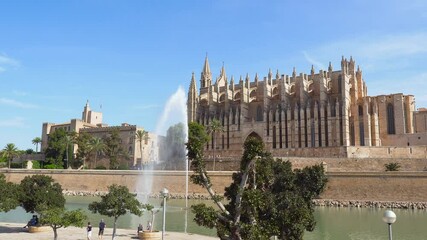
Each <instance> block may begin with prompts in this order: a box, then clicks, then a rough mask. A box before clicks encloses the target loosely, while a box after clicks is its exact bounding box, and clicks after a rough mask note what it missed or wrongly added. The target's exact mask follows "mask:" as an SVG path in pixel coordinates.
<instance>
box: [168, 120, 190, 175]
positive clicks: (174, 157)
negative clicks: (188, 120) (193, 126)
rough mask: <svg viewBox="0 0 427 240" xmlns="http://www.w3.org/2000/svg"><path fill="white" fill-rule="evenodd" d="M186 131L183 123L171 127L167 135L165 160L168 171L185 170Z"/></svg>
mask: <svg viewBox="0 0 427 240" xmlns="http://www.w3.org/2000/svg"><path fill="white" fill-rule="evenodd" d="M184 131H185V129H184V124H183V123H178V124H175V125H173V126H171V127H169V129H168V131H167V133H166V146H168V148H167V151H166V154H165V159H166V160H167V163H166V167H165V168H166V169H169V170H183V169H185V162H186V161H185V132H184Z"/></svg>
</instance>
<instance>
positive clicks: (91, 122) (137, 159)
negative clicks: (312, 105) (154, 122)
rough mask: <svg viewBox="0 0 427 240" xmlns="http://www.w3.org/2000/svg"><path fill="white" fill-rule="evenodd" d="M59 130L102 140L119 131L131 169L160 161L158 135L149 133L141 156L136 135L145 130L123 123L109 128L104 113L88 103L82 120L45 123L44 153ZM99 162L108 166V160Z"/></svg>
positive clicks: (75, 147)
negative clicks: (52, 136)
mask: <svg viewBox="0 0 427 240" xmlns="http://www.w3.org/2000/svg"><path fill="white" fill-rule="evenodd" d="M59 128H62V129H64V130H65V131H66V132H76V133H83V132H86V133H88V134H89V135H91V136H92V137H99V138H101V139H104V138H106V137H107V136H108V135H109V134H110V133H111V131H112V130H113V129H117V130H119V135H120V138H121V144H122V146H123V148H124V149H125V150H126V151H127V153H128V155H129V157H130V162H129V165H130V167H136V166H139V167H140V166H141V164H146V163H148V162H153V161H157V160H158V159H159V146H158V138H159V137H158V136H157V135H156V134H154V133H150V132H149V133H148V139H147V140H146V141H143V143H142V146H143V148H142V156H141V150H140V147H139V142H138V140H137V139H136V138H135V135H136V132H137V131H138V130H143V128H141V127H137V126H136V125H130V124H127V123H122V125H121V126H108V125H107V124H104V123H102V112H95V111H92V110H91V109H90V106H89V102H87V103H86V105H85V107H84V109H83V113H82V119H71V120H70V122H66V123H61V124H56V123H43V127H42V144H41V149H42V151H43V150H45V149H46V148H47V143H48V139H49V134H50V133H52V132H54V131H55V130H57V129H59ZM77 148H78V146H77V145H74V153H77ZM141 157H142V160H141ZM98 160H99V161H100V162H101V163H103V162H104V163H105V164H108V159H104V158H103V157H102V156H100V158H99V159H98ZM105 164H104V165H105Z"/></svg>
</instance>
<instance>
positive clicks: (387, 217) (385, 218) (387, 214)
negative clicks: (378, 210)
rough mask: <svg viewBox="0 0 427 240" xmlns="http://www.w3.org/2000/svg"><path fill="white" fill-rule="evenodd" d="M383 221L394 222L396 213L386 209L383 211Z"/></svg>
mask: <svg viewBox="0 0 427 240" xmlns="http://www.w3.org/2000/svg"><path fill="white" fill-rule="evenodd" d="M383 221H384V222H385V223H388V224H392V223H394V222H396V214H395V213H394V212H393V211H391V210H386V211H385V212H384V216H383Z"/></svg>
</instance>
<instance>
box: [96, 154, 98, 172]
mask: <svg viewBox="0 0 427 240" xmlns="http://www.w3.org/2000/svg"><path fill="white" fill-rule="evenodd" d="M97 158H98V151H95V169H96V159H97Z"/></svg>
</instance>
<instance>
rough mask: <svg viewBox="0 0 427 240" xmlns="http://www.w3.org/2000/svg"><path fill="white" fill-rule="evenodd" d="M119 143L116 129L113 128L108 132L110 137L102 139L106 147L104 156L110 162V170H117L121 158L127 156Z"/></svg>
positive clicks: (119, 139)
mask: <svg viewBox="0 0 427 240" xmlns="http://www.w3.org/2000/svg"><path fill="white" fill-rule="evenodd" d="M121 141H122V140H121V138H120V135H119V130H118V129H117V128H114V129H113V130H112V131H111V132H110V135H109V136H108V137H107V138H105V139H104V142H105V145H106V149H105V154H106V155H107V157H108V158H109V160H110V169H117V168H118V167H119V165H120V160H121V158H126V156H127V154H126V151H125V149H124V148H123V146H122V144H121Z"/></svg>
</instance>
